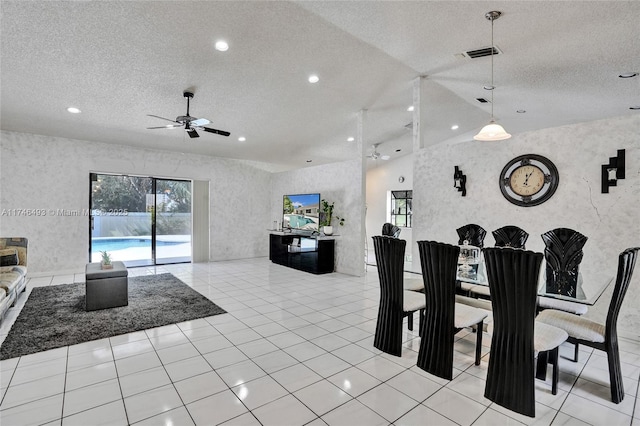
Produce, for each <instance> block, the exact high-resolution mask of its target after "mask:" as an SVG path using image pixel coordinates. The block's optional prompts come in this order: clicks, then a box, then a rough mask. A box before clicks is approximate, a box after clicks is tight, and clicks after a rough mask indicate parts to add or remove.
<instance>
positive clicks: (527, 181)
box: [523, 172, 533, 186]
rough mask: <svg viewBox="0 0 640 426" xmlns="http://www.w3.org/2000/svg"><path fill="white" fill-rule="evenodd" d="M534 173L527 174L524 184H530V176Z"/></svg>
mask: <svg viewBox="0 0 640 426" xmlns="http://www.w3.org/2000/svg"><path fill="white" fill-rule="evenodd" d="M532 174H533V172H531V173H529V174H528V175H525V177H524V183H523V185H524V186H529V177H530V176H531V175H532Z"/></svg>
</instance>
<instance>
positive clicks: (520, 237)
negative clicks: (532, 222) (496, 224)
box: [492, 225, 529, 250]
mask: <svg viewBox="0 0 640 426" xmlns="http://www.w3.org/2000/svg"><path fill="white" fill-rule="evenodd" d="M492 234H493V238H494V239H495V240H496V247H513V248H519V249H523V250H524V249H526V247H525V243H526V242H527V239H528V238H529V233H528V232H527V231H525V230H524V229H522V228H519V227H517V226H514V225H509V226H503V227H502V228H498V229H496V230H495V231H493V232H492Z"/></svg>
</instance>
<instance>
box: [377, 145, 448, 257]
mask: <svg viewBox="0 0 640 426" xmlns="http://www.w3.org/2000/svg"><path fill="white" fill-rule="evenodd" d="M452 175H453V174H452ZM400 176H403V177H404V182H402V183H400V182H398V178H399V177H400ZM412 189H413V154H409V155H405V156H402V157H400V158H398V159H396V160H391V161H380V160H378V165H377V166H376V167H373V168H371V169H369V170H368V171H367V200H366V203H367V220H366V223H367V248H368V249H369V254H370V257H371V256H373V240H372V239H371V237H373V236H374V235H380V233H381V231H382V225H383V224H384V223H385V222H388V219H387V217H388V215H389V212H388V205H389V195H388V193H389V191H396V190H398V191H408V190H412ZM401 229H402V231H400V239H403V240H406V241H407V250H406V253H405V255H411V247H413V231H412V228H401Z"/></svg>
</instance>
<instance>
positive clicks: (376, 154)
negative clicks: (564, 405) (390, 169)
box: [367, 144, 391, 161]
mask: <svg viewBox="0 0 640 426" xmlns="http://www.w3.org/2000/svg"><path fill="white" fill-rule="evenodd" d="M378 145H380V144H375V145H371V147H372V148H373V152H372V153H371V155H367V158H371V159H372V160H374V161H376V160H385V161H386V160H388V159H390V158H391V157H390V156H388V155H382V154H380V153H379V152H378Z"/></svg>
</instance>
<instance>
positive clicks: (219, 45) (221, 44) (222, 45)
mask: <svg viewBox="0 0 640 426" xmlns="http://www.w3.org/2000/svg"><path fill="white" fill-rule="evenodd" d="M216 50H219V51H220V52H226V51H227V50H229V44H228V43H227V42H226V41H224V40H218V41H216Z"/></svg>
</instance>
